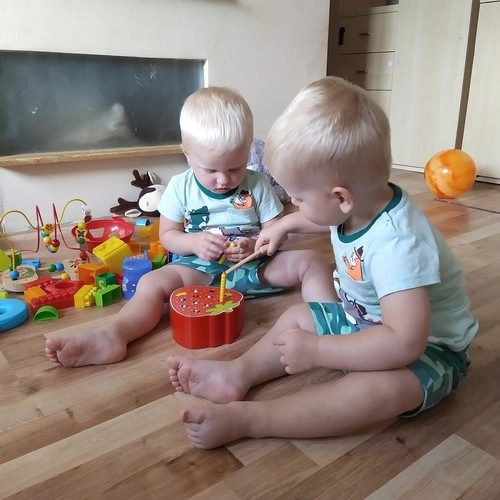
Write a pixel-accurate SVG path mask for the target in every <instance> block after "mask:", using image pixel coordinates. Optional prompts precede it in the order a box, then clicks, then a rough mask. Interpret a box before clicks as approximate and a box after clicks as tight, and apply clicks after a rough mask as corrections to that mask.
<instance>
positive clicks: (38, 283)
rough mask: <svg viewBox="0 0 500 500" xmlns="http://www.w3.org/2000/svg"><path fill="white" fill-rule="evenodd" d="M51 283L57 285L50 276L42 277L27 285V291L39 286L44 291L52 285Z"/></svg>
mask: <svg viewBox="0 0 500 500" xmlns="http://www.w3.org/2000/svg"><path fill="white" fill-rule="evenodd" d="M51 283H55V279H54V278H51V277H50V276H40V277H39V278H38V279H36V280H35V281H32V282H31V283H26V288H25V291H26V290H29V289H30V288H33V287H37V286H38V287H41V288H42V290H43V289H45V287H46V286H47V285H50V284H51Z"/></svg>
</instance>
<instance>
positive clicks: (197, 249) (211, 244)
mask: <svg viewBox="0 0 500 500" xmlns="http://www.w3.org/2000/svg"><path fill="white" fill-rule="evenodd" d="M160 242H161V244H162V245H163V247H164V248H166V249H168V251H169V252H172V253H177V254H179V255H190V254H195V255H197V256H198V257H199V258H200V259H203V260H208V261H213V260H216V259H218V258H219V257H220V256H221V254H222V252H223V251H224V249H225V248H226V247H227V245H228V238H227V236H224V235H221V234H214V233H211V232H210V231H200V232H197V233H186V232H184V226H183V225H182V224H181V223H179V222H174V221H172V220H170V219H167V218H166V217H164V216H163V215H162V216H160Z"/></svg>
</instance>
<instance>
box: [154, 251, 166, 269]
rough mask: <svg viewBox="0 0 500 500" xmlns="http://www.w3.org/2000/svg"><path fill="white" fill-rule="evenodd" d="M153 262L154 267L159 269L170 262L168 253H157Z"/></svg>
mask: <svg viewBox="0 0 500 500" xmlns="http://www.w3.org/2000/svg"><path fill="white" fill-rule="evenodd" d="M151 262H152V263H153V269H159V268H160V267H163V266H164V265H166V264H168V258H167V256H166V255H160V254H157V255H155V256H154V257H153V259H152V260H151Z"/></svg>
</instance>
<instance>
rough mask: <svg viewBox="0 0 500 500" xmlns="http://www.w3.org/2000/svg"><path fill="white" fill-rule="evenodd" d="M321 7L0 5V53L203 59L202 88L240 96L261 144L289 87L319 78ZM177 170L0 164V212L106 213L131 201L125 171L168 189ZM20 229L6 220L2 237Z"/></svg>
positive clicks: (190, 1)
mask: <svg viewBox="0 0 500 500" xmlns="http://www.w3.org/2000/svg"><path fill="white" fill-rule="evenodd" d="M328 9H329V0H44V1H40V0H16V1H12V0H0V13H1V15H0V49H3V50H37V51H54V52H73V53H88V54H111V55H129V56H144V57H167V58H168V57H173V58H183V57H185V58H203V59H207V60H208V77H209V82H208V83H209V84H212V85H226V86H230V87H233V88H236V89H237V90H239V91H240V92H241V93H242V94H243V95H244V96H245V98H246V99H247V100H248V102H249V104H250V106H251V107H252V109H253V111H254V117H255V134H256V136H258V137H261V138H265V136H266V134H267V131H268V129H269V127H270V125H271V124H272V122H273V121H274V120H275V119H276V117H277V116H278V115H279V113H280V112H281V111H282V110H283V108H284V107H285V106H286V105H287V104H288V102H289V101H290V100H291V99H292V97H293V96H294V95H295V94H296V93H297V91H298V90H299V89H300V88H301V87H302V86H303V85H305V84H306V83H308V82H310V81H312V80H315V79H317V78H321V77H322V76H324V75H325V73H326V55H327V37H328ZM0 91H1V89H0ZM185 167H186V164H185V162H184V159H183V157H181V156H180V155H174V156H166V157H143V158H135V159H126V160H106V161H93V162H75V163H66V164H65V163H58V164H54V165H32V166H24V167H15V168H14V167H13V168H2V169H0V211H1V212H6V211H7V210H11V209H17V210H21V211H23V212H25V213H26V214H27V215H28V217H29V218H30V219H33V218H34V210H35V208H34V207H35V205H38V206H39V207H40V210H41V211H42V216H43V217H44V218H46V219H47V220H49V219H50V217H51V211H52V208H51V206H52V203H55V204H56V207H58V209H59V210H61V209H62V206H63V205H64V204H65V203H66V202H67V201H68V200H69V199H71V198H82V199H84V200H85V201H86V202H87V204H89V205H90V206H91V207H92V210H93V215H94V216H96V217H98V216H106V215H109V208H110V207H111V206H113V205H115V204H116V199H117V197H118V196H122V197H124V198H126V199H130V200H133V199H135V198H136V197H137V195H138V192H139V191H138V189H137V188H135V187H132V186H131V185H130V181H131V180H132V174H131V172H132V170H133V169H134V168H137V169H139V171H140V172H141V173H143V172H145V171H146V170H148V169H149V170H153V171H154V172H155V173H157V174H158V175H159V176H160V177H161V179H162V182H163V183H167V182H168V180H169V178H170V176H171V175H173V174H174V173H176V172H179V171H181V170H183V169H184V168H185ZM76 212H77V211H76ZM78 215H79V214H78V213H76V215H75V216H76V217H77V218H78ZM68 217H69V219H68V220H71V215H70V214H69V215H68ZM65 219H66V217H65ZM25 226H26V224H25V223H24V221H23V220H21V218H18V217H15V216H13V217H12V218H11V217H10V216H9V217H8V218H7V219H6V230H7V231H17V230H20V229H24V227H25Z"/></svg>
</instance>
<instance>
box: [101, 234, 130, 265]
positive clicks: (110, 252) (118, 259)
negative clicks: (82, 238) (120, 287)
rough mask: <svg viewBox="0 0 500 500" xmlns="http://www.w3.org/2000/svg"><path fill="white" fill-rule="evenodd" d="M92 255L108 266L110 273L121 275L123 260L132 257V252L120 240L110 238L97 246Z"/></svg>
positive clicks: (113, 237)
mask: <svg viewBox="0 0 500 500" xmlns="http://www.w3.org/2000/svg"><path fill="white" fill-rule="evenodd" d="M92 253H93V254H94V255H95V256H96V257H97V258H98V259H99V260H100V261H101V262H102V263H103V264H105V265H106V266H108V269H109V271H110V272H112V273H120V274H121V272H122V263H123V259H124V258H125V257H129V256H130V255H132V250H130V247H129V246H128V245H127V244H126V243H124V242H123V241H122V240H120V238H117V237H116V236H111V238H109V239H107V240H106V241H105V242H104V243H101V244H100V245H97V246H96V247H95V248H94V251H93V252H92Z"/></svg>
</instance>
